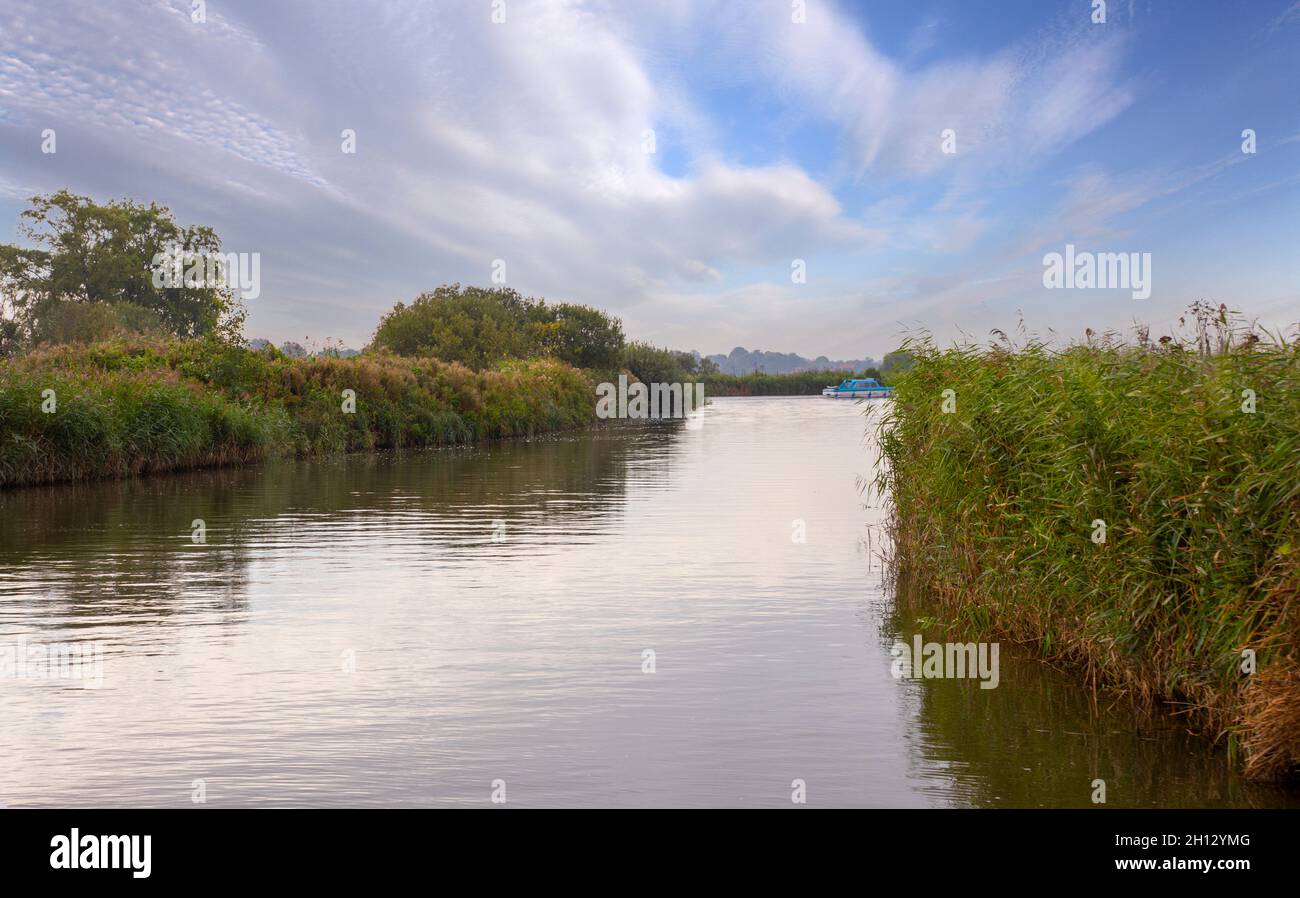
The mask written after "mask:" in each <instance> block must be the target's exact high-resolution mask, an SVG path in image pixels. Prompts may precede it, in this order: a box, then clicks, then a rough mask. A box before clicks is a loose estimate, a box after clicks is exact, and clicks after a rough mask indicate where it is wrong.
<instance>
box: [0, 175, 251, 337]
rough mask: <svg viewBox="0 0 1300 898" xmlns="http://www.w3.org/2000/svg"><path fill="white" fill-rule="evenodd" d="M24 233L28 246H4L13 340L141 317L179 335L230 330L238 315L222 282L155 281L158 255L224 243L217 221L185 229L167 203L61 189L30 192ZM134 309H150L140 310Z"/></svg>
mask: <svg viewBox="0 0 1300 898" xmlns="http://www.w3.org/2000/svg"><path fill="white" fill-rule="evenodd" d="M18 232H19V235H20V237H22V238H23V239H24V240H25V241H26V242H27V243H29V244H30V245H28V246H18V245H12V244H6V245H0V297H2V298H0V303H3V307H2V308H0V312H2V313H3V317H4V318H5V319H7V320H9V321H11V322H13V325H11V328H10V329H11V330H12V331H13V334H12V335H11V337H12V339H13V340H14V341H16V342H17V341H21V342H27V343H31V342H36V341H40V340H42V339H46V340H49V339H55V338H57V337H58V335H60V334H63V333H66V332H68V331H69V329H70V330H71V331H72V332H81V331H85V332H87V333H98V332H99V331H101V330H103V329H105V328H108V329H112V328H114V327H130V326H131V323H132V322H133V321H137V320H140V321H144V322H145V323H146V324H147V325H148V326H149V327H153V326H155V325H159V324H160V326H161V328H162V329H163V330H164V331H165V332H166V333H168V334H172V335H175V336H179V337H197V336H202V335H206V334H212V333H216V332H219V331H222V330H223V329H224V330H228V331H231V332H233V331H237V330H238V327H239V326H240V324H241V323H242V315H241V313H240V310H239V308H238V304H237V303H236V302H235V301H234V296H233V293H232V292H231V291H230V290H229V289H227V288H225V287H222V286H220V285H210V284H209V283H208V282H206V280H205V281H204V282H202V283H190V284H186V283H184V282H183V281H182V282H180V283H178V284H177V285H176V286H158V283H157V279H156V278H155V265H154V261H155V259H156V258H157V257H158V256H159V254H165V253H168V252H169V251H172V250H173V249H174V248H178V249H179V250H180V251H181V252H184V253H192V254H200V255H202V256H204V257H211V256H215V255H216V254H218V253H220V251H221V241H220V240H219V239H218V238H217V235H216V233H215V232H213V230H212V229H211V228H208V227H203V226H193V227H188V228H186V227H181V226H180V225H178V224H177V223H176V221H175V219H174V218H173V216H172V213H171V211H170V210H169V209H166V208H164V207H160V206H158V205H156V204H154V203H150V204H149V205H147V206H145V205H142V204H139V203H135V202H132V201H131V200H116V201H110V202H108V203H103V204H101V203H96V202H95V201H94V200H92V199H90V198H89V197H84V196H77V195H75V194H73V193H71V192H69V191H67V190H60V191H59V192H57V193H53V194H49V195H45V196H36V197H33V198H32V200H31V208H30V209H26V210H24V211H23V212H22V213H21V214H20V223H19V228H18ZM69 305H81V306H94V305H98V306H111V307H113V308H114V309H116V311H115V312H113V313H111V314H110V313H108V312H105V311H103V310H102V309H101V310H96V311H93V312H85V311H76V310H69V309H68V308H67V307H68V306H69ZM129 307H136V308H138V309H141V310H145V311H146V312H147V313H148V314H145V315H142V316H137V315H135V313H134V312H133V310H132V309H131V308H129ZM110 319H112V320H111V321H110ZM74 323H75V324H74Z"/></svg>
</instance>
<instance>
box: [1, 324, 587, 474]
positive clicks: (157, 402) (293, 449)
mask: <svg viewBox="0 0 1300 898" xmlns="http://www.w3.org/2000/svg"><path fill="white" fill-rule="evenodd" d="M345 390H351V391H353V393H354V394H355V410H354V411H351V412H345V411H344V403H345V401H346V399H347V396H346V395H345V393H344V391H345ZM46 391H53V392H52V393H48V392H46ZM51 397H52V398H53V400H54V401H53V404H51V403H50V402H48V400H49V399H50V398H51ZM592 397H593V387H592V385H591V382H590V378H589V377H588V376H587V375H586V374H584V373H583V372H581V371H579V370H578V369H576V368H573V367H571V366H569V365H566V364H564V363H562V362H557V361H554V360H550V359H536V360H528V361H515V362H509V363H506V364H504V365H501V366H499V367H497V368H494V369H488V370H482V371H474V370H471V369H469V368H466V367H465V366H463V365H460V364H456V363H445V362H441V361H439V360H437V359H422V358H399V357H396V356H391V355H367V356H363V357H358V358H350V359H343V358H332V357H315V358H306V359H291V358H288V357H286V356H284V355H282V354H280V353H278V352H276V351H275V350H269V351H253V350H250V349H245V348H242V347H232V346H228V345H225V344H222V343H219V342H216V341H206V340H196V341H171V342H144V341H136V342H114V343H101V344H95V345H91V346H60V347H56V348H52V349H47V350H40V351H37V352H33V353H30V354H27V355H24V356H20V357H18V358H16V359H14V360H12V361H9V362H7V363H5V366H4V367H3V369H0V487H5V486H18V485H25V484H35V483H49V482H54V481H63V480H84V479H94V478H102V477H119V476H125V475H130V474H138V473H143V472H146V471H168V470H177V469H181V468H192V467H203V466H211V465H223V464H239V463H245V462H250V461H256V460H258V459H262V458H266V457H269V456H273V455H292V454H299V455H303V454H313V453H331V452H349V451H360V450H373V449H386V448H399V447H420V446H445V445H453V444H458V443H467V442H472V441H476V440H484V439H494V438H501V437H517V436H530V435H533V434H537V433H543V432H548V431H555V430H563V429H569V428H574V427H580V426H583V425H586V424H589V423H592V422H593V420H594V400H593V398H592Z"/></svg>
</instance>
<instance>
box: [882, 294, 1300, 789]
mask: <svg viewBox="0 0 1300 898" xmlns="http://www.w3.org/2000/svg"><path fill="white" fill-rule="evenodd" d="M1211 317H1212V316H1211ZM1224 320H1225V319H1224V318H1223V311H1222V310H1220V312H1219V316H1218V319H1217V320H1211V322H1210V323H1211V324H1212V325H1214V326H1216V327H1219V332H1218V337H1217V345H1212V341H1211V339H1210V335H1211V334H1212V333H1213V328H1210V329H1209V331H1207V329H1206V327H1205V321H1204V320H1202V321H1201V328H1200V332H1199V333H1198V335H1197V336H1196V338H1195V339H1194V340H1190V341H1179V340H1174V339H1171V338H1168V337H1166V338H1162V340H1161V341H1160V342H1154V343H1153V342H1149V341H1148V340H1147V339H1146V337H1145V334H1141V335H1140V339H1139V340H1137V341H1136V342H1133V341H1130V342H1123V341H1118V340H1116V339H1114V338H1110V339H1104V340H1097V339H1094V338H1092V337H1091V335H1090V339H1089V341H1088V342H1087V343H1083V344H1079V345H1073V346H1070V347H1068V348H1065V349H1061V350H1053V349H1051V348H1049V347H1048V346H1046V345H1043V344H1041V343H1037V342H1033V341H1029V342H1027V343H1026V344H1025V345H1023V346H1019V347H1015V346H1012V345H1011V343H1010V341H1009V340H1006V339H1005V337H1003V341H1002V343H1001V344H1000V345H999V344H995V345H994V346H992V347H989V348H983V349H981V348H976V347H973V346H961V347H955V348H950V349H943V350H940V349H938V348H936V347H935V346H934V345H933V343H932V342H931V341H930V340H929V339H919V340H916V341H914V342H912V343H911V344H910V345H909V346H907V347H906V348H907V349H908V350H909V351H910V352H912V353H913V355H914V359H915V364H914V366H913V367H912V368H911V369H910V370H909V371H907V372H905V373H903V374H900V375H899V376H898V377H897V379H896V381H895V384H896V386H897V393H896V399H895V401H894V402H893V403H892V404H891V405H890V406H888V407H886V408H884V409H882V410H881V411H880V412H879V413H878V414H879V418H878V420H877V422H876V424H877V426H878V428H879V437H880V446H881V453H882V462H883V464H882V465H881V466H880V468H879V471H878V475H877V481H876V483H875V487H876V488H877V489H878V490H880V491H882V492H883V493H886V494H888V495H889V496H890V497H891V500H892V503H891V504H892V514H891V519H890V522H889V528H890V530H891V532H892V544H893V549H892V552H893V558H892V564H891V566H890V569H891V571H892V576H893V578H894V586H895V592H896V596H897V601H898V602H899V604H900V607H905V608H909V609H911V610H912V611H914V612H917V613H924V614H926V615H932V616H934V618H935V619H936V620H938V621H941V622H942V623H943V624H944V625H946V626H948V627H949V628H951V629H953V630H960V631H963V632H967V633H976V634H983V635H985V636H988V637H991V638H1001V639H1006V640H1009V641H1013V642H1019V643H1022V644H1025V645H1028V646H1032V647H1034V648H1035V649H1036V650H1037V651H1038V652H1039V653H1040V654H1041V656H1043V657H1044V658H1047V659H1051V660H1052V661H1055V662H1060V663H1064V664H1066V665H1070V666H1073V667H1074V668H1076V669H1077V670H1078V671H1079V672H1080V675H1081V677H1082V679H1083V680H1084V681H1085V682H1087V683H1088V684H1090V685H1092V686H1094V687H1107V688H1108V689H1113V690H1118V691H1121V692H1122V693H1124V694H1126V695H1127V696H1130V697H1132V698H1133V699H1134V700H1136V701H1137V702H1138V703H1139V704H1141V705H1144V706H1147V707H1148V708H1151V709H1159V710H1161V711H1166V712H1172V713H1175V714H1179V715H1182V716H1183V718H1184V719H1185V720H1186V721H1187V722H1188V723H1189V724H1191V725H1192V726H1194V727H1195V728H1197V729H1200V730H1201V731H1203V732H1205V733H1207V734H1209V735H1210V736H1212V737H1215V738H1216V739H1220V740H1222V741H1223V742H1225V743H1226V745H1227V748H1228V753H1229V757H1230V758H1232V759H1233V760H1234V762H1240V763H1242V764H1243V766H1244V770H1245V773H1246V775H1247V776H1249V777H1251V778H1255V779H1277V778H1284V777H1288V776H1292V775H1294V774H1295V773H1296V772H1297V765H1298V764H1300V602H1298V600H1297V593H1298V592H1300V526H1298V522H1300V350H1298V349H1297V347H1296V346H1295V345H1288V344H1287V343H1286V342H1284V341H1283V340H1281V339H1276V338H1274V339H1265V340H1261V339H1260V338H1259V336H1258V335H1256V334H1253V333H1252V334H1247V335H1246V337H1245V338H1244V339H1242V338H1240V337H1239V336H1238V337H1234V336H1233V335H1232V333H1231V332H1230V331H1225V330H1224V328H1223V327H1222V322H1223V321H1224ZM1225 334H1226V336H1225ZM945 391H952V392H951V393H945ZM1245 391H1253V397H1254V398H1253V404H1252V402H1251V399H1250V397H1251V396H1252V393H1247V392H1245ZM945 400H948V401H947V402H946V403H945ZM1103 527H1104V531H1103ZM1103 532H1104V539H1102V538H1101V537H1102V535H1103ZM1252 652H1253V663H1252V660H1251V653H1252Z"/></svg>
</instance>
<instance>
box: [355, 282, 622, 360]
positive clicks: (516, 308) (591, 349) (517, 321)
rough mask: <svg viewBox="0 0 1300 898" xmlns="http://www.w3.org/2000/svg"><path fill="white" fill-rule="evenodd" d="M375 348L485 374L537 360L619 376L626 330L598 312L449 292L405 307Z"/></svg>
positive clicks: (506, 292) (384, 323)
mask: <svg viewBox="0 0 1300 898" xmlns="http://www.w3.org/2000/svg"><path fill="white" fill-rule="evenodd" d="M370 345H371V348H372V349H382V350H388V351H389V352H394V353H396V354H398V355H404V356H432V357H434V358H439V359H442V360H443V361H448V362H460V363H462V364H464V365H468V366H469V367H471V368H478V369H481V368H488V367H491V366H493V365H496V364H497V363H499V362H501V361H503V360H505V359H512V358H528V357H530V356H551V357H553V358H558V359H560V360H561V361H565V362H568V363H569V364H571V365H576V366H578V367H582V368H613V367H615V366H617V364H618V360H619V358H620V356H621V354H622V350H623V325H622V323H621V322H619V320H618V319H617V318H613V317H611V316H610V315H608V314H606V313H605V312H602V311H600V310H599V309H593V308H590V307H588V306H581V305H575V304H573V303H558V304H556V305H547V304H546V302H545V301H544V300H541V299H534V298H532V297H525V296H523V295H521V294H520V293H518V292H517V291H515V290H512V289H510V288H508V287H462V286H461V285H460V284H448V285H444V286H441V287H439V288H438V289H436V290H433V291H431V292H428V293H422V294H420V295H419V296H417V297H416V298H415V299H414V300H413V301H412V302H411V303H409V304H407V303H400V302H399V303H398V304H397V305H396V306H394V307H393V309H392V311H390V312H389V313H388V314H386V315H385V316H384V317H383V319H382V320H380V322H379V327H378V329H377V330H376V331H375V336H374V339H373V340H371V344H370Z"/></svg>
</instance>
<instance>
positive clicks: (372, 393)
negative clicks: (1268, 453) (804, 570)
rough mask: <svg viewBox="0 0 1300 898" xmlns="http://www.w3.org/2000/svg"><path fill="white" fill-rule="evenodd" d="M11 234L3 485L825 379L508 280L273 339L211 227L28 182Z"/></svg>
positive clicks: (518, 425)
mask: <svg viewBox="0 0 1300 898" xmlns="http://www.w3.org/2000/svg"><path fill="white" fill-rule="evenodd" d="M18 232H19V235H20V237H22V238H23V241H24V245H21V246H20V245H0V357H2V358H4V359H5V360H6V361H5V363H4V366H3V368H2V369H0V487H3V486H14V485H22V484H35V483H48V482H54V481H60V480H81V479H90V478H99V477H112V476H123V475H128V474H135V473H141V472H145V471H167V470H177V469H181V468H190V467H202V466H209V465H222V464H238V463H244V462H249V461H255V460H258V459H263V458H267V457H270V456H275V455H288V454H311V453H326V452H345V451H358V450H369V449H382V448H396V447H406V446H441V445H449V444H455V443H465V442H472V441H476V440H481V439H491V438H499V437H511V436H522V435H530V434H536V433H541V432H544V431H550V430H558V429H567V428H573V427H579V426H585V425H588V424H593V423H595V421H596V416H595V409H596V405H595V384H597V383H601V382H605V381H609V382H615V381H616V380H617V379H618V377H619V375H620V374H626V375H627V376H628V377H629V378H630V379H631V380H641V381H644V382H646V383H656V382H657V383H669V384H672V383H683V384H684V383H693V382H698V381H701V380H703V381H704V382H705V383H706V394H707V393H708V392H710V391H712V392H714V393H716V394H717V395H788V394H791V393H806V392H817V391H820V389H821V387H823V386H825V383H824V381H825V382H829V381H827V377H828V376H830V375H826V374H801V375H784V376H768V375H762V374H756V375H747V376H744V377H735V378H728V377H725V376H722V375H719V373H718V369H717V365H716V364H715V363H714V362H712V361H710V360H708V359H705V358H701V357H700V356H699V355H698V354H697V353H693V352H681V351H675V350H670V349H663V348H659V347H656V346H652V345H650V344H647V343H642V342H635V341H632V342H629V341H628V340H627V339H626V338H625V336H624V333H623V326H622V323H621V322H620V321H619V320H618V319H617V318H615V317H613V316H611V315H610V314H608V313H606V312H604V311H602V310H599V309H595V308H591V307H588V306H583V305H578V304H576V303H566V302H559V303H553V302H547V301H546V300H543V299H540V298H535V297H529V296H524V295H522V294H520V293H518V292H516V291H515V290H512V289H510V288H508V287H504V286H497V287H490V288H481V287H473V286H469V287H462V286H461V285H459V284H449V285H444V286H441V287H438V288H436V289H434V290H432V291H429V292H426V293H422V294H420V295H419V296H417V297H416V298H415V299H414V300H412V301H411V302H409V303H406V302H399V303H397V304H396V305H395V306H394V307H393V308H392V310H391V311H389V312H388V313H387V314H386V315H384V316H383V317H382V319H381V320H380V321H379V322H378V325H377V327H376V329H375V333H374V336H373V338H372V339H371V341H370V344H369V345H368V346H367V347H366V348H365V349H364V350H363V351H362V352H361V353H360V354H357V353H353V352H351V351H348V352H347V353H344V352H343V351H342V350H341V347H329V346H327V348H326V349H324V350H323V351H318V352H315V353H309V352H308V351H307V350H306V349H304V348H303V347H302V346H301V345H299V344H298V343H295V342H292V341H289V342H286V343H285V344H284V345H283V347H282V348H281V350H276V349H275V348H274V347H272V346H269V345H266V341H255V342H254V344H252V345H250V344H249V343H246V342H245V339H244V335H243V324H244V318H245V315H244V308H243V299H244V298H245V297H248V296H254V297H255V296H258V295H260V291H261V285H260V274H259V271H260V261H259V260H258V259H256V258H250V259H245V258H244V256H249V255H250V254H238V255H237V254H224V253H223V252H222V246H221V241H220V240H219V238H218V237H217V235H216V234H215V233H214V232H213V231H212V229H210V228H207V227H203V226H190V227H185V226H182V225H180V224H178V223H177V222H176V220H175V219H174V217H173V216H172V213H171V212H170V211H169V210H168V209H166V208H163V207H159V206H157V205H155V204H149V205H144V204H141V203H137V202H134V201H131V200H114V201H109V202H106V203H101V202H97V201H95V200H93V199H91V198H88V197H82V196H77V195H75V194H72V193H70V192H68V191H66V190H64V191H59V192H58V193H54V194H50V195H48V196H37V197H34V198H33V199H32V202H31V207H30V208H29V209H27V210H25V211H24V212H22V213H21V216H20V224H19V228H18ZM253 255H255V254H253ZM250 277H251V279H250ZM814 386H815V387H816V389H815V390H814V389H813V387H814Z"/></svg>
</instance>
